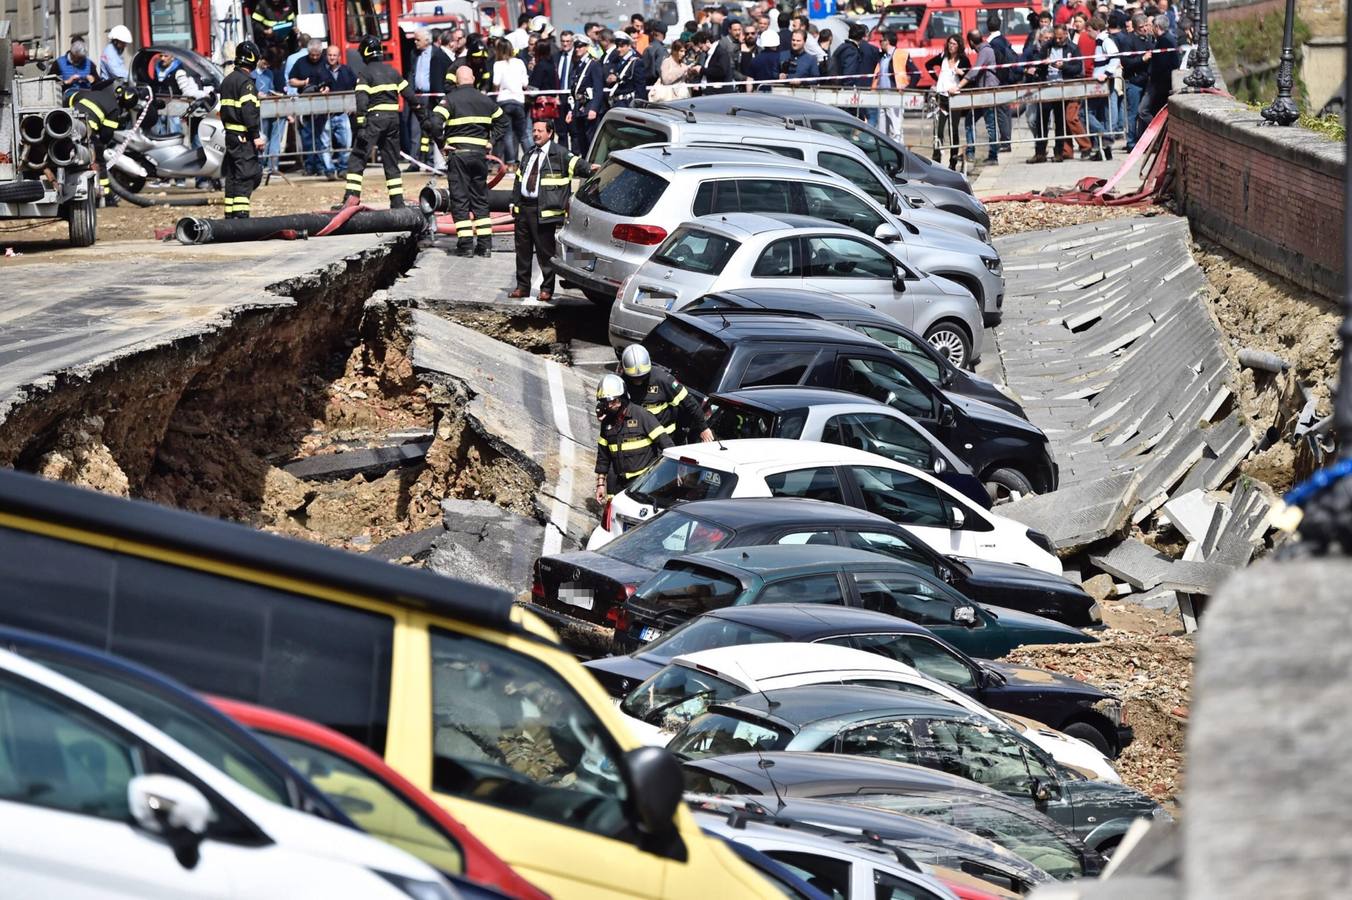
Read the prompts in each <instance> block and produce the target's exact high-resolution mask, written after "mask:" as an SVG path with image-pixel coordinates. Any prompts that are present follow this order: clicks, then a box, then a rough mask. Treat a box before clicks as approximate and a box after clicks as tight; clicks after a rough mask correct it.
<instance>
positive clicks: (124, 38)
mask: <svg viewBox="0 0 1352 900" xmlns="http://www.w3.org/2000/svg"><path fill="white" fill-rule="evenodd" d="M108 40H110V41H121V42H122V43H124V44H130V43H131V32H130V31H128V30H127V26H126V25H114V26H113V27H112V28H110V29H108Z"/></svg>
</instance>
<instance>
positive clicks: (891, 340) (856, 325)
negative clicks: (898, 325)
mask: <svg viewBox="0 0 1352 900" xmlns="http://www.w3.org/2000/svg"><path fill="white" fill-rule="evenodd" d="M846 324H848V325H849V326H850V327H851V328H853V329H854V330H855V331H857V332H859V333H860V334H862V335H864V336H865V337H871V338H873V339H874V340H875V341H877V342H878V343H880V344H882V345H883V346H884V347H887V348H888V349H889V350H891V351H892V352H894V353H896V354H897V355H898V356H900V357H901V358H902V359H904V360H906V362H908V363H910V365H911V367H912V368H913V369H915V370H916V371H917V372H919V373H920V374H921V375H922V376H924V378H925V380H926V381H928V382H929V383H930V384H932V385H934V386H935V387H940V386H942V385H943V381H944V376H945V375H946V374H947V373H946V371H945V370H944V366H943V363H941V362H940V361H939V353H938V351H937V350H935V349H934V348H933V347H931V346H930V345H929V344H927V343H926V342H925V341H924V339H922V338H921V337H920V336H919V335H917V334H914V333H912V334H906V333H905V332H902V331H898V330H896V329H895V328H887V327H884V326H881V325H876V324H874V323H872V322H847V323H846Z"/></svg>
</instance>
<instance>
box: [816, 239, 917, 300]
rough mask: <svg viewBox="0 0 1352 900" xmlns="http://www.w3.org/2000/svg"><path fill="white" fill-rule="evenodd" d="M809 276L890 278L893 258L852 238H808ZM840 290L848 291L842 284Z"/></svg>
mask: <svg viewBox="0 0 1352 900" xmlns="http://www.w3.org/2000/svg"><path fill="white" fill-rule="evenodd" d="M807 256H808V270H807V275H808V277H809V278H872V279H876V278H887V279H889V280H890V279H891V278H892V272H893V270H894V268H895V264H894V263H893V260H892V257H890V256H888V255H887V254H886V253H883V252H882V251H881V250H878V249H876V248H874V247H871V246H869V245H868V244H865V243H864V242H863V241H857V240H854V239H853V238H842V237H814V238H808V241H807ZM840 290H849V288H847V287H845V286H844V285H842V286H841V287H840Z"/></svg>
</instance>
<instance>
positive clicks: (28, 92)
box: [0, 20, 99, 247]
mask: <svg viewBox="0 0 1352 900" xmlns="http://www.w3.org/2000/svg"><path fill="white" fill-rule="evenodd" d="M9 28H10V23H9V22H8V21H7V20H0V219H64V220H65V221H66V222H67V223H69V226H70V242H71V244H73V245H74V246H76V247H88V246H89V245H91V244H93V243H94V238H95V232H96V230H97V224H98V205H99V185H98V176H97V174H96V173H95V172H94V170H93V164H94V149H93V147H92V146H91V145H90V141H89V129H88V127H87V126H86V125H85V122H84V116H83V114H81V113H78V112H76V111H74V110H71V109H67V108H66V107H64V106H63V105H62V103H61V80H60V79H59V78H56V77H54V76H51V75H41V76H37V77H32V78H23V77H19V75H18V67H19V66H20V65H23V64H24V63H26V62H28V61H29V57H28V48H27V47H25V46H24V45H23V44H20V43H17V42H15V41H11V40H10V37H9Z"/></svg>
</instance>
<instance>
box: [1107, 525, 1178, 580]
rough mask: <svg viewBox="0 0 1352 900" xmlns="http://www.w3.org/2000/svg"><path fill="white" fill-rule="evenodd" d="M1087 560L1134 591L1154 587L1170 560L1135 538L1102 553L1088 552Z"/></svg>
mask: <svg viewBox="0 0 1352 900" xmlns="http://www.w3.org/2000/svg"><path fill="white" fill-rule="evenodd" d="M1089 561H1090V562H1091V563H1093V564H1094V565H1096V566H1098V567H1099V568H1100V569H1102V570H1103V571H1105V572H1107V573H1108V574H1109V575H1113V576H1115V577H1117V578H1120V579H1122V580H1123V581H1125V582H1126V583H1127V584H1129V585H1131V586H1132V587H1134V588H1136V590H1138V591H1148V590H1150V589H1151V588H1154V587H1155V586H1157V585H1158V584H1159V583H1160V582H1162V581H1163V580H1164V578H1165V576H1166V575H1167V574H1168V572H1169V568H1170V567H1171V566H1172V565H1173V563H1174V561H1173V560H1172V559H1170V558H1169V557H1167V556H1165V555H1164V554H1163V553H1160V552H1159V551H1158V550H1156V549H1154V548H1153V547H1149V546H1147V545H1146V544H1144V543H1142V542H1141V541H1138V540H1137V539H1135V538H1128V539H1127V540H1125V541H1122V542H1121V543H1120V544H1118V545H1117V546H1115V547H1113V548H1112V549H1110V550H1108V552H1106V553H1091V554H1089Z"/></svg>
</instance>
